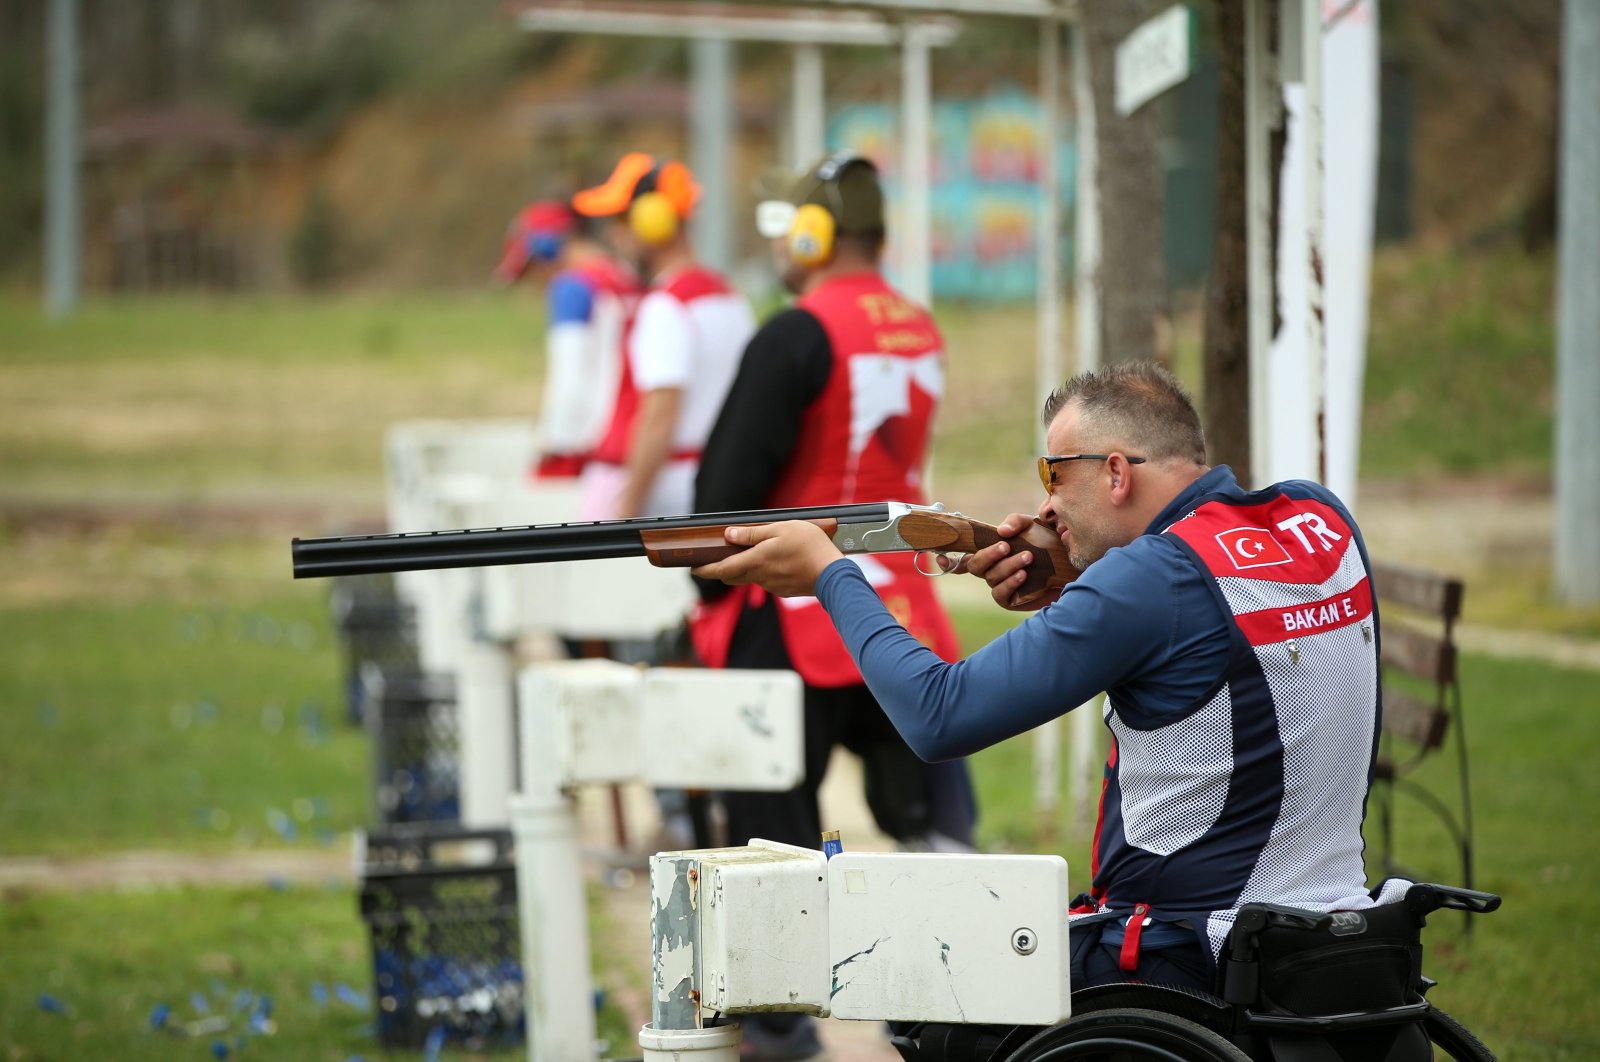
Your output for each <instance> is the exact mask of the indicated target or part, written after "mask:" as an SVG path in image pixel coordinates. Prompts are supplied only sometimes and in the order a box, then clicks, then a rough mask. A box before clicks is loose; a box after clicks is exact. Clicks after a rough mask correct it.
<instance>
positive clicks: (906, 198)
mask: <svg viewBox="0 0 1600 1062" xmlns="http://www.w3.org/2000/svg"><path fill="white" fill-rule="evenodd" d="M929 52H930V47H929V43H928V36H927V32H926V30H925V29H924V28H923V26H922V24H921V23H918V22H908V23H907V24H906V27H905V41H904V43H903V44H902V45H901V64H900V113H901V115H902V119H901V129H900V194H901V213H900V224H899V227H898V231H897V232H896V233H895V238H896V239H897V240H898V241H899V243H900V287H901V288H902V289H903V290H904V291H905V293H906V294H907V295H908V296H910V297H911V299H912V301H913V302H917V303H920V304H921V305H923V306H925V307H929V308H931V307H932V305H933V267H932V262H931V257H932V252H931V250H930V248H931V243H932V241H931V240H930V238H929V227H930V226H931V225H932V223H933V210H932V206H931V198H930V196H929V194H928V185H929V170H930V167H931V158H930V154H929V139H930V130H931V128H932V125H933V119H932V111H933V108H932V103H931V101H930V99H929V95H930V93H931V91H932V89H931V87H930V85H931V71H930V62H929Z"/></svg>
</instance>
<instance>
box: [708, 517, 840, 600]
mask: <svg viewBox="0 0 1600 1062" xmlns="http://www.w3.org/2000/svg"><path fill="white" fill-rule="evenodd" d="M723 538H725V539H726V540H727V541H728V542H729V543H731V544H733V545H735V546H747V547H749V548H747V549H744V550H742V551H740V552H738V553H735V554H734V555H733V556H731V557H729V558H727V559H726V560H720V561H716V562H715V563H712V564H702V565H701V566H700V567H698V568H695V569H693V572H694V574H695V575H698V576H700V577H701V578H702V579H720V580H722V581H723V582H725V583H733V584H739V583H755V584H756V585H758V586H760V587H762V588H763V589H765V590H767V591H768V592H769V593H773V594H777V595H778V596H779V597H807V596H810V595H812V594H815V593H816V592H817V579H818V577H819V576H821V575H822V569H824V568H826V567H827V566H828V565H830V564H832V563H833V562H834V561H836V560H838V559H839V558H840V557H842V556H844V554H843V553H840V552H839V547H838V546H835V545H834V544H833V540H832V539H830V538H829V537H828V535H827V532H825V531H823V530H822V528H820V527H818V526H817V525H816V524H811V523H807V522H806V521H804V520H785V521H783V522H782V523H777V524H758V525H755V526H753V527H752V526H745V527H730V528H727V529H726V530H725V531H724V532H723Z"/></svg>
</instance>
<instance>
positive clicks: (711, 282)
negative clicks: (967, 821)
mask: <svg viewBox="0 0 1600 1062" xmlns="http://www.w3.org/2000/svg"><path fill="white" fill-rule="evenodd" d="M657 291H664V292H666V293H667V294H668V295H670V296H672V297H673V298H675V299H677V300H678V301H679V302H681V303H689V302H693V301H694V300H695V299H698V298H703V297H704V296H706V295H721V294H724V293H725V292H727V291H728V284H727V282H726V281H725V280H723V279H722V278H721V277H720V276H718V275H717V274H715V273H713V272H711V271H710V270H709V269H705V268H702V267H701V266H689V267H688V268H686V269H682V270H679V271H678V272H676V273H674V274H673V275H672V276H671V278H669V279H668V280H667V282H666V283H665V284H664V285H661V286H660V287H656V288H652V289H651V293H654V292H657ZM633 326H634V321H633V318H632V315H631V314H630V316H629V320H628V328H627V330H626V332H625V333H624V335H623V337H622V372H621V373H620V374H619V377H618V380H617V400H616V402H615V403H614V404H613V405H612V407H611V422H610V423H609V424H608V425H607V426H606V430H605V434H604V435H602V436H601V437H600V445H599V446H596V447H595V451H594V459H595V460H596V461H600V462H603V463H605V464H608V465H625V464H627V463H628V448H629V447H630V446H631V445H632V443H633V422H634V421H635V420H637V419H638V416H639V389H638V388H637V387H636V386H635V385H634V382H633V359H632V358H630V357H629V356H628V344H629V339H630V338H631V337H632V335H633ZM671 456H672V458H673V459H674V460H676V459H679V458H685V457H698V456H699V452H698V451H694V452H684V453H674V454H672V455H671Z"/></svg>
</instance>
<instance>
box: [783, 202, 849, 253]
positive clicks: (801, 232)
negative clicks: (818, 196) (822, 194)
mask: <svg viewBox="0 0 1600 1062" xmlns="http://www.w3.org/2000/svg"><path fill="white" fill-rule="evenodd" d="M836 227H837V223H836V222H835V221H834V220H833V215H832V214H830V213H828V208H827V207H824V206H819V205H818V204H816V203H806V204H804V205H802V206H800V207H799V208H798V209H796V210H795V212H794V221H793V222H791V223H790V225H789V237H788V245H789V257H790V258H791V259H792V260H793V261H794V263H795V264H796V265H802V266H807V267H815V266H822V265H827V264H828V261H829V260H830V259H831V258H832V257H833V234H834V229H835V228H836Z"/></svg>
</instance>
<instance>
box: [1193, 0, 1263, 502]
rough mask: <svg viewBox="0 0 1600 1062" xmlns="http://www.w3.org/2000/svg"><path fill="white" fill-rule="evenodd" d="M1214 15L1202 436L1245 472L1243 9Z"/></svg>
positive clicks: (1213, 451) (1224, 8) (1217, 460)
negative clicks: (1213, 207)
mask: <svg viewBox="0 0 1600 1062" xmlns="http://www.w3.org/2000/svg"><path fill="white" fill-rule="evenodd" d="M1216 11H1217V221H1216V235H1215V239H1214V241H1213V245H1212V251H1211V275H1210V277H1209V278H1208V280H1207V283H1206V321H1205V356H1204V357H1205V369H1204V385H1203V386H1204V394H1205V431H1206V449H1207V450H1208V451H1209V452H1210V455H1211V462H1212V464H1219V465H1231V466H1233V471H1234V473H1235V474H1236V475H1237V476H1238V477H1239V482H1240V483H1250V482H1253V481H1252V479H1251V474H1250V473H1251V470H1250V299H1249V253H1248V247H1249V245H1248V243H1247V242H1246V235H1245V215H1246V211H1245V120H1244V106H1245V85H1244V76H1245V65H1244V6H1243V5H1242V4H1238V3H1233V2H1230V0H1219V2H1218V3H1217V5H1216Z"/></svg>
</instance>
